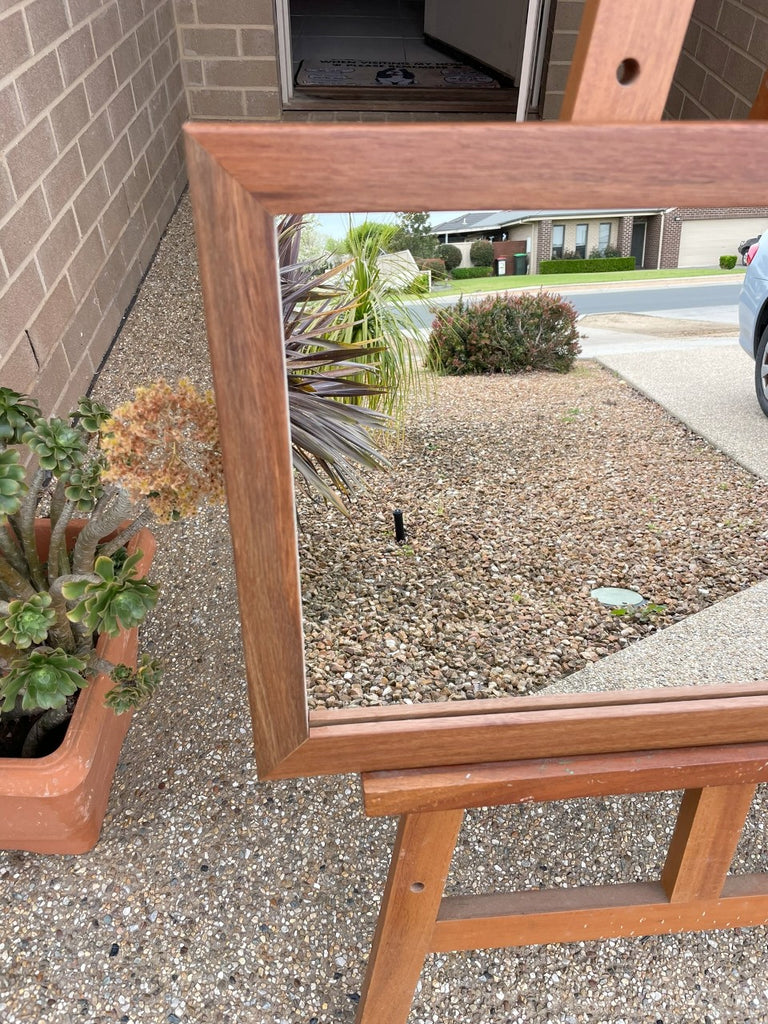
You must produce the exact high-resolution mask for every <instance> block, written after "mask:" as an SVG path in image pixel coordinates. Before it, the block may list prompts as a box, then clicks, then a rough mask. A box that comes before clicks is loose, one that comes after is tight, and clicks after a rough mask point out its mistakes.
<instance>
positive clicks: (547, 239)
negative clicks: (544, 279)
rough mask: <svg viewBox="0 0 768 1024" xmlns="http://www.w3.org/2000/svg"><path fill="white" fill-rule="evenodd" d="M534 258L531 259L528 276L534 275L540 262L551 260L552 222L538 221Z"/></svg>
mask: <svg viewBox="0 0 768 1024" xmlns="http://www.w3.org/2000/svg"><path fill="white" fill-rule="evenodd" d="M535 251H536V258H535V260H534V259H531V267H530V269H529V273H530V274H536V273H538V270H539V264H540V263H541V261H542V260H551V259H552V221H551V220H540V221H539V233H538V238H537V239H536V250H535Z"/></svg>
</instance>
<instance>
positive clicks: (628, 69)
mask: <svg viewBox="0 0 768 1024" xmlns="http://www.w3.org/2000/svg"><path fill="white" fill-rule="evenodd" d="M639 74H640V65H639V64H638V63H637V61H636V60H635V58H634V57H625V58H624V60H623V61H622V62H621V64H619V66H618V67H617V68H616V78H617V79H618V80H619V82H620V83H621V85H631V83H632V82H634V81H635V79H636V78H637V76H638V75H639Z"/></svg>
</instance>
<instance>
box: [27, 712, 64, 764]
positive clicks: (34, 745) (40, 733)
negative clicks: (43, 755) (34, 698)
mask: <svg viewBox="0 0 768 1024" xmlns="http://www.w3.org/2000/svg"><path fill="white" fill-rule="evenodd" d="M70 715H71V712H70V710H69V708H68V707H67V705H66V704H64V705H63V706H62V707H60V708H51V709H50V710H49V711H46V712H45V713H44V714H42V715H40V717H39V718H38V720H37V721H36V722H35V724H34V725H33V726H32V728H31V729H30V730H29V732H28V733H27V736H26V739H25V740H24V745H23V746H22V748H21V756H22V757H37V756H38V752H39V750H40V748H41V746H42V744H43V741H44V740H45V737H46V736H47V735H48V733H50V732H53V730H54V729H57V728H58V727H59V726H60V725H61V724H62V723H63V722H66V721H67V719H68V718H69V717H70Z"/></svg>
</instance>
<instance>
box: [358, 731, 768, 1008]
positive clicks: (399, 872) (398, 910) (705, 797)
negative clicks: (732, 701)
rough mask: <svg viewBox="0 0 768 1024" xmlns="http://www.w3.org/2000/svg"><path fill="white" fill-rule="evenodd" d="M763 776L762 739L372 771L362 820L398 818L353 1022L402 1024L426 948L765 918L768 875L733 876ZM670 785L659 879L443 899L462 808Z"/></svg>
mask: <svg viewBox="0 0 768 1024" xmlns="http://www.w3.org/2000/svg"><path fill="white" fill-rule="evenodd" d="M766 779H768V744H765V743H749V744H738V745H726V746H716V747H693V748H685V749H674V750H657V751H651V752H639V753H623V754H602V755H595V756H581V757H569V758H542V759H535V760H528V761H512V762H498V763H494V764H484V765H467V766H462V765H457V766H453V767H445V768H430V769H413V770H410V771H399V772H395V771H388V772H372V773H367V774H364V775H363V776H362V785H363V795H364V800H365V810H366V814H368V815H369V816H381V815H398V816H399V819H400V820H399V827H398V832H397V839H396V841H395V847H394V851H393V853H392V860H391V864H390V870H389V878H388V880H387V885H386V889H385V892H384V897H383V899H382V906H381V912H380V914H379V920H378V925H377V928H376V934H375V937H374V941H373V947H372V950H371V956H370V960H369V964H368V970H367V975H366V979H365V985H364V988H363V992H362V996H361V1000H360V1004H359V1007H358V1014H357V1024H405V1022H406V1020H407V1018H408V1013H409V1010H410V1006H411V1001H412V998H413V992H414V989H415V987H416V983H417V982H418V979H419V975H420V973H421V970H422V967H423V964H424V958H425V957H426V955H427V954H428V953H436V952H448V951H456V950H465V949H484V948H489V947H497V946H522V945H538V944H541V943H547V942H576V941H582V940H587V939H603V938H611V937H617V936H624V935H626V936H632V935H660V934H665V933H672V932H678V931H701V930H705V929H710V928H732V927H745V926H747V925H756V924H762V923H764V922H765V921H766V920H768V874H754V875H744V876H740V877H727V874H728V870H729V867H730V864H731V860H732V858H733V854H734V851H735V849H736V845H737V843H738V840H739V836H740V835H741V831H742V829H743V826H744V822H745V820H746V816H747V814H748V812H749V808H750V805H751V803H752V798H753V796H754V793H755V789H756V786H757V784H758V783H759V782H763V781H765V780H766ZM674 789H683V790H684V795H683V798H682V802H681V805H680V811H679V814H678V818H677V824H676V827H675V830H674V833H673V836H672V840H671V842H670V846H669V850H668V852H667V857H666V862H665V865H664V869H663V871H662V874H661V878H660V879H659V880H658V881H656V882H641V883H632V884H622V885H594V886H579V887H577V888H572V889H564V888H563V889H561V888H558V889H550V890H532V891H521V892H514V893H508V894H501V893H493V894H488V895H482V896H451V897H445V896H444V895H443V890H444V887H445V880H446V877H447V875H448V871H449V868H450V864H451V857H452V855H453V850H454V848H455V845H456V840H457V838H458V834H459V828H460V827H461V823H462V819H463V817H464V810H465V809H467V808H471V807H484V806H498V805H502V804H505V805H506V804H520V803H531V802H545V801H551V800H565V799H570V798H573V797H584V796H608V795H617V794H626V793H651V792H661V791H664V790H674Z"/></svg>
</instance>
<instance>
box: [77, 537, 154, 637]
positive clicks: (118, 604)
mask: <svg viewBox="0 0 768 1024" xmlns="http://www.w3.org/2000/svg"><path fill="white" fill-rule="evenodd" d="M141 558H142V554H141V552H140V551H139V552H137V553H136V554H135V555H131V556H130V558H126V560H125V562H124V563H123V565H122V566H120V568H119V569H116V567H115V563H114V562H113V561H112V559H111V558H106V557H105V556H103V555H102V556H101V557H100V558H97V559H96V564H95V566H94V575H95V576H96V577H97V579H95V580H94V579H93V578H89V579H85V580H75V581H73V582H70V583H65V584H64V585H63V586H62V588H61V592H62V594H63V595H64V597H65V598H66V599H67V601H74V602H76V603H75V605H74V607H73V608H72V609H71V610H70V611H68V612H67V617H68V618H69V620H70V621H71V622H76V623H80V624H81V625H83V626H84V627H85V629H87V630H88V631H89V632H91V633H106V634H107V636H117V634H118V633H119V632H120V629H121V628H122V629H132V628H133V627H134V626H138V625H139V624H140V623H141V622H143V621H144V619H145V618H146V616H147V613H148V612H149V611H151V610H152V608H154V607H155V604H156V603H157V587H155V586H153V585H152V584H151V583H148V582H147V580H146V577H142V578H141V579H137V578H136V576H135V569H136V566H137V565H138V563H139V562H140V561H141Z"/></svg>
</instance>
